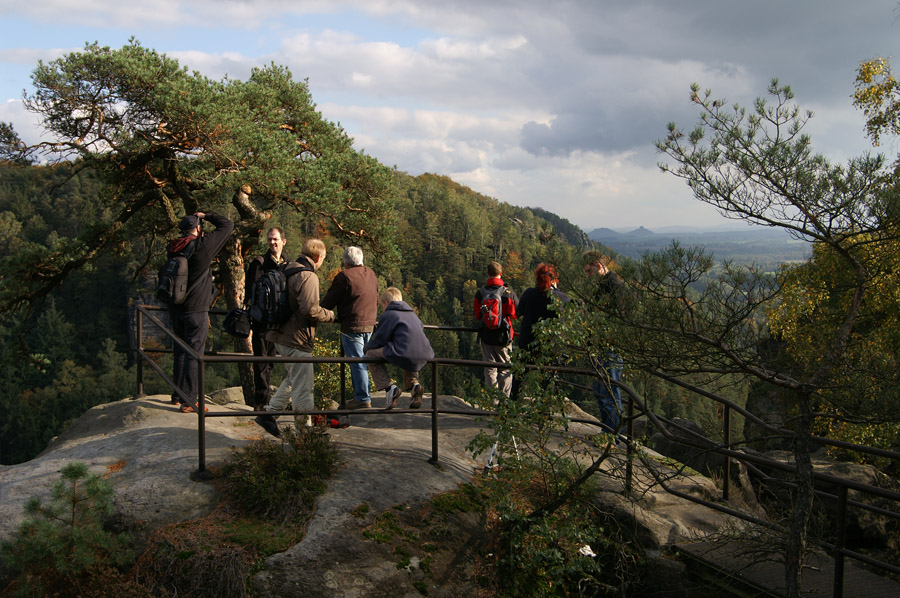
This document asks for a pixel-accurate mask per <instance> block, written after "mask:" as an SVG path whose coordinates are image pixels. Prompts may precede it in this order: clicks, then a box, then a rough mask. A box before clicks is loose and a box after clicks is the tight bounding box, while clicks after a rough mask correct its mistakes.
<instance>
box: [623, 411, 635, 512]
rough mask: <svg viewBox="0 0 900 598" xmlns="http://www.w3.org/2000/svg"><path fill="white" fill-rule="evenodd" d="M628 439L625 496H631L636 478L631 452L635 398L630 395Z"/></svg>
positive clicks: (626, 446) (626, 445) (626, 444)
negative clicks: (633, 481) (634, 478)
mask: <svg viewBox="0 0 900 598" xmlns="http://www.w3.org/2000/svg"><path fill="white" fill-rule="evenodd" d="M626 429H627V430H628V439H627V442H625V496H628V495H630V494H631V483H632V479H633V476H634V472H633V466H632V463H631V461H632V459H631V452H632V450H633V449H632V446H631V443H632V442H634V398H633V397H632V396H631V395H630V394H629V395H628V425H627V427H626Z"/></svg>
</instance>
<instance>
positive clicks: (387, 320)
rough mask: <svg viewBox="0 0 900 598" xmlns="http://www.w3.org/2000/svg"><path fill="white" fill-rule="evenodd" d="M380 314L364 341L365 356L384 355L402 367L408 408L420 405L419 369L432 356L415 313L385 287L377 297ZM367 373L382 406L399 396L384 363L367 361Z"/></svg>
mask: <svg viewBox="0 0 900 598" xmlns="http://www.w3.org/2000/svg"><path fill="white" fill-rule="evenodd" d="M378 306H379V307H380V308H381V310H382V312H381V315H380V316H379V317H378V324H377V325H376V326H375V332H374V333H373V334H372V337H371V338H370V339H369V342H367V343H366V346H365V347H364V350H365V352H366V357H374V358H377V359H384V360H386V361H388V362H390V363H392V364H394V365H396V366H398V367H400V369H401V370H403V388H404V390H408V391H409V392H410V396H411V399H410V403H409V408H410V409H418V408H419V407H421V406H422V395H423V394H424V391H423V389H422V385H421V384H419V370H421V369H422V368H423V367H425V364H426V363H428V360H429V359H432V358H433V357H434V350H433V349H432V348H431V343H430V342H428V337H426V336H425V327H424V326H422V321H421V320H419V316H417V315H416V312H414V311H413V308H412V307H410V306H409V304H408V303H406V302H405V301H404V300H403V294H402V293H401V292H400V289H398V288H396V287H388V288H387V289H385V290H384V292H383V293H381V297H379V299H378ZM369 373H370V374H372V381H373V382H374V383H375V388H377V389H379V390H384V392H385V398H386V403H385V406H384V408H385V409H393V408H394V407H396V406H397V401H398V399H399V398H400V388H398V387H397V385H396V384H394V382H393V381H392V380H391V376H390V374H388V371H387V366H386V365H385V364H384V363H382V362H377V363H371V364H369Z"/></svg>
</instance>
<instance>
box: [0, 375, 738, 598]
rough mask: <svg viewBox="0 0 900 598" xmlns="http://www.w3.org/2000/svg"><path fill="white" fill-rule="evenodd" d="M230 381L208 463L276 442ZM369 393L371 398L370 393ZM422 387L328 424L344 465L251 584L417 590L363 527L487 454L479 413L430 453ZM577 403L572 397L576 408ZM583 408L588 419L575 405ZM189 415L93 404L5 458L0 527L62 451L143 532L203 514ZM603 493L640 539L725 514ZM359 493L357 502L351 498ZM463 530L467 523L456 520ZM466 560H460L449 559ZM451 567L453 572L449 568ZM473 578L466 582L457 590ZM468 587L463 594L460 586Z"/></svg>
mask: <svg viewBox="0 0 900 598" xmlns="http://www.w3.org/2000/svg"><path fill="white" fill-rule="evenodd" d="M235 398H236V400H237V401H239V400H240V393H239V392H231V393H229V392H223V393H220V394H218V395H217V396H215V397H214V401H213V404H212V405H211V406H210V410H211V411H224V412H227V413H230V414H231V416H230V417H208V418H206V419H205V424H206V465H207V466H208V467H214V466H215V465H217V464H220V463H222V462H224V461H225V460H226V459H227V458H228V456H229V454H230V453H231V451H232V450H233V449H234V448H238V447H241V446H244V445H246V444H248V443H250V442H252V441H255V440H258V439H261V438H265V439H267V440H273V439H272V438H271V437H270V436H268V435H267V434H265V433H264V432H263V431H262V429H261V428H260V427H259V426H257V425H256V424H254V423H253V421H252V418H251V417H249V416H244V415H241V412H242V411H247V410H248V409H249V408H248V407H247V406H246V405H243V404H242V403H239V402H236V401H235ZM376 400H378V399H376ZM440 401H441V405H442V407H446V408H453V409H466V408H469V406H468V405H467V404H466V403H464V402H463V401H461V400H460V399H458V398H455V397H440ZM430 405H431V403H430V399H428V398H427V397H426V400H425V402H424V404H423V406H422V407H423V409H422V412H420V413H417V414H389V413H386V412H385V413H377V414H374V415H368V416H366V415H362V414H351V415H350V416H349V423H350V424H351V425H350V427H348V428H342V429H330V430H329V431H328V433H329V435H330V437H331V438H332V440H333V441H334V442H335V443H336V444H337V446H338V449H339V453H340V455H341V458H342V461H343V464H342V465H341V466H340V467H339V468H338V470H337V471H336V472H335V475H334V477H333V479H332V480H331V482H330V483H329V487H328V490H327V491H326V492H325V493H324V494H323V495H322V496H320V498H319V500H318V504H317V509H316V513H315V515H314V517H313V519H312V521H311V522H310V523H309V526H308V528H307V532H306V537H305V538H304V539H303V541H301V542H300V543H299V544H297V545H296V546H294V547H292V548H291V549H289V550H287V551H285V552H283V553H280V554H277V555H274V556H272V557H270V558H269V559H267V561H266V563H265V570H263V571H262V572H260V573H258V574H256V575H255V577H254V578H253V581H252V583H253V586H254V591H255V592H256V595H258V596H285V595H298V594H300V593H302V595H304V596H310V597H313V596H331V597H335V596H343V597H350V596H392V597H396V596H410V597H413V596H416V597H417V596H420V595H421V594H420V592H419V590H417V589H416V587H415V586H414V585H413V584H414V582H416V581H418V582H419V583H420V584H421V583H422V579H423V575H424V574H423V573H422V571H420V570H418V569H417V566H416V563H414V562H413V563H411V564H409V565H408V566H406V567H401V568H398V566H397V557H396V555H394V554H391V551H390V548H389V547H387V546H385V545H382V544H378V543H377V542H373V541H370V540H367V539H366V538H365V537H364V536H363V535H362V530H363V529H364V528H366V527H367V526H369V525H370V524H371V523H372V521H373V519H374V518H375V517H376V516H378V515H379V514H382V513H384V512H387V511H397V512H403V511H412V510H415V509H418V508H420V507H421V506H422V505H423V504H424V503H426V502H427V501H428V499H430V498H431V497H432V496H434V495H436V494H438V493H442V492H447V491H450V490H453V489H455V488H457V486H458V485H459V484H460V483H463V482H466V481H469V480H471V479H472V477H473V476H474V475H479V474H480V473H481V472H482V469H483V467H484V464H485V463H484V456H481V457H480V458H479V460H475V459H473V458H472V456H471V455H470V453H469V452H468V451H467V448H466V447H467V445H468V443H469V442H470V441H471V439H472V438H473V437H474V435H475V434H476V433H477V432H478V431H479V430H480V427H481V426H482V425H483V423H482V422H480V421H479V420H476V419H475V418H472V417H469V416H464V415H442V416H441V417H440V420H439V442H438V445H437V446H438V458H439V459H438V463H437V464H431V463H429V458H430V457H431V456H432V435H431V418H430V417H429V412H428V410H429V408H430ZM573 409H575V408H574V406H573ZM584 417H588V416H587V415H584ZM197 420H198V416H197V415H195V414H183V413H181V412H179V411H178V410H177V409H176V408H175V406H173V405H172V404H171V403H170V402H169V397H168V396H152V397H146V398H142V399H137V400H123V401H118V402H115V403H109V404H105V405H99V406H97V407H94V408H93V409H90V410H89V411H88V412H86V413H85V414H84V415H83V416H82V417H81V418H80V419H78V420H77V421H76V422H74V423H73V424H72V425H71V426H70V427H69V428H68V429H67V430H66V431H65V432H64V433H62V434H61V435H60V436H59V437H58V438H57V439H55V440H54V442H53V443H52V444H51V445H50V446H49V447H48V448H47V450H45V451H44V452H43V453H42V454H41V455H39V456H38V457H37V458H35V459H33V460H32V461H29V462H27V463H22V464H19V465H14V466H7V467H0V538H4V539H5V538H8V537H9V536H10V535H11V534H12V533H13V531H14V530H15V529H16V527H17V526H18V524H19V522H21V520H22V516H23V509H22V508H23V505H24V503H25V501H26V500H27V499H28V497H30V496H32V495H36V494H37V495H46V494H49V488H50V485H51V483H52V482H53V481H54V480H56V479H57V478H58V476H59V470H60V468H61V467H62V465H64V464H65V463H67V462H71V461H83V462H86V463H87V464H88V465H89V466H90V468H91V470H92V471H94V472H98V473H102V474H103V475H105V476H106V478H107V479H108V481H109V482H110V483H111V484H112V486H113V487H114V489H115V490H116V504H117V506H118V509H119V511H120V513H121V515H122V516H123V517H125V518H128V519H129V520H132V521H135V522H140V524H141V529H142V531H143V533H145V534H146V535H148V536H149V535H150V534H151V533H152V532H153V531H154V530H156V529H158V528H159V527H161V526H164V525H167V524H170V523H175V522H180V521H185V520H190V519H193V518H197V517H201V516H205V515H207V514H209V513H210V512H211V511H212V510H213V509H214V508H215V506H216V504H217V502H218V500H219V496H218V494H217V492H216V490H215V488H214V487H213V485H212V484H211V483H209V482H203V481H195V478H194V476H192V474H193V473H194V472H195V471H196V470H197V469H198V463H199V460H198V441H199V435H198V431H197V423H198V422H197ZM591 431H592V429H591V427H590V426H587V425H584V424H576V425H573V426H571V428H570V433H574V434H587V433H591ZM623 454H624V451H622V450H621V449H616V451H614V454H613V457H612V458H611V459H610V463H609V466H610V467H611V468H621V465H622V455H623ZM674 483H678V484H679V485H680V487H681V489H682V490H685V491H688V492H700V493H702V494H703V495H712V494H714V493H715V489H714V487H713V485H712V483H711V482H710V481H709V480H708V479H705V478H702V477H699V476H697V477H696V478H695V479H692V478H690V477H682V478H680V480H679V481H677V482H674ZM598 500H600V501H603V502H604V504H605V505H606V506H605V508H606V509H607V510H608V511H609V512H610V513H611V516H613V517H615V518H617V519H620V518H621V519H628V522H627V523H626V524H625V525H628V526H631V527H633V528H638V529H640V534H639V537H640V538H641V539H642V540H641V542H642V544H644V545H645V546H646V547H647V548H648V549H651V550H653V549H657V548H659V547H661V546H663V545H665V544H667V543H670V542H674V541H680V540H683V539H686V538H692V537H695V536H698V535H703V534H705V533H707V532H710V531H714V530H715V529H717V528H718V527H720V526H721V524H722V522H723V518H722V516H721V515H719V514H717V513H714V512H712V511H708V510H706V509H704V508H702V507H699V506H698V505H696V504H693V503H689V502H687V501H684V500H682V499H677V498H674V497H672V496H669V495H667V494H665V493H664V492H663V491H662V490H659V489H655V490H648V491H644V492H642V494H641V496H640V497H639V500H626V499H625V498H623V497H622V495H621V480H620V479H618V478H616V477H615V476H614V475H611V476H607V479H606V480H605V481H604V491H603V492H601V496H598ZM363 505H365V507H366V508H365V509H361V508H359V507H361V506H363ZM476 523H477V522H472V521H462V520H461V521H458V522H457V524H458V526H459V529H456V530H453V534H456V539H457V543H456V544H455V545H456V546H463V545H465V544H467V543H471V542H475V541H477V539H475V538H474V537H473V539H472V540H471V541H470V540H468V539H467V537H465V534H467V533H469V531H471V529H474V528H475V527H477V525H475V524H476ZM467 526H468V528H470V529H468V530H467V529H465V528H467ZM450 562H451V563H453V565H454V566H457V567H459V568H463V569H464V568H465V567H466V566H467V563H466V560H465V559H459V560H454V559H450ZM429 579H431V582H430V583H431V587H429V593H430V595H432V596H450V595H454V594H455V595H458V594H460V593H462V594H464V595H471V592H468V590H474V588H473V587H468V586H466V584H467V583H471V582H472V579H473V577H472V576H469V579H468V581H467V580H466V575H465V574H459V575H455V574H453V572H452V571H444V572H443V573H442V574H441V576H440V579H442V580H445V581H446V582H447V585H446V586H443V587H442V585H441V583H438V581H439V580H436V578H435V577H434V576H433V575H432V576H431V577H430V578H429ZM450 579H453V582H452V583H451V582H450V581H447V580H450ZM467 587H468V590H467V589H466V588H467ZM467 592H468V594H467Z"/></svg>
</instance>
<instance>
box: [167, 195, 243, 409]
mask: <svg viewBox="0 0 900 598" xmlns="http://www.w3.org/2000/svg"><path fill="white" fill-rule="evenodd" d="M204 220H206V221H208V222H209V223H210V224H212V225H213V226H214V227H215V230H213V231H212V232H210V233H209V234H205V235H204V234H203V221H204ZM178 229H179V230H180V231H181V236H180V237H178V238H177V239H172V240H171V241H170V242H169V254H168V257H170V258H171V257H172V256H174V255H175V254H178V253H181V254H182V255H184V256H185V257H186V258H187V260H188V286H187V294H186V296H185V299H184V302H183V303H179V304H177V305H176V304H171V305H169V314H170V316H171V318H172V330H173V331H174V332H175V334H176V335H177V336H178V338H180V339H181V340H183V341H184V342H185V343H186V344H187V345H188V346H190V347H191V348H192V349H193V350H194V351H196V352H197V353H203V351H204V350H205V347H206V337H207V336H208V335H209V304H210V303H211V302H212V298H213V283H212V272H211V271H210V265H211V264H212V261H213V260H214V259H215V258H216V256H217V255H218V254H219V252H220V251H221V250H222V248H223V247H224V246H225V242H226V241H228V237H229V236H231V232H232V231H233V230H234V223H233V222H232V221H231V220H229V219H228V218H226V217H225V216H222V215H220V214H214V213H213V212H207V213H203V212H197V213H195V214H188V215H187V216H185V217H184V218H182V219H181V222H179V223H178ZM174 354H175V363H174V366H173V378H174V381H175V385H176V386H177V387H178V388H180V389H181V390H182V392H184V394H185V396H188V397H190V398H191V400H192V401H196V400H197V398H198V396H197V393H198V388H197V361H196V360H194V359H192V358H191V357H190V356H189V355H188V354H187V353H186V352H185V351H184V350H183V349H181V347H179V346H178V344H177V343H175V347H174ZM172 400H173V401H177V402H178V403H181V411H182V412H183V413H189V412H192V411H193V410H194V409H193V408H192V407H191V406H190V405H188V404H187V403H185V402H184V400H183V399H182V398H181V397H179V396H178V395H177V394H176V395H173V399H172Z"/></svg>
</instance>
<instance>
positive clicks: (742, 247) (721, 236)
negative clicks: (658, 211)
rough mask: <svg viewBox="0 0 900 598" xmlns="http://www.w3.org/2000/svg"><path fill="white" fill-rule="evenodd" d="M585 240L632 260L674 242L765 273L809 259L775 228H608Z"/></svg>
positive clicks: (802, 246) (803, 246)
mask: <svg viewBox="0 0 900 598" xmlns="http://www.w3.org/2000/svg"><path fill="white" fill-rule="evenodd" d="M588 236H589V237H590V239H591V240H592V241H596V242H598V243H601V244H603V245H605V246H607V247H609V248H610V249H612V250H613V251H615V252H617V253H619V254H621V255H623V256H626V257H630V258H634V259H638V258H640V257H641V256H643V255H644V254H645V253H648V252H656V251H661V250H663V249H665V248H666V247H668V246H670V245H671V244H672V242H673V241H677V242H678V243H679V244H681V245H684V246H692V247H693V246H702V247H705V248H706V250H707V251H709V252H710V253H712V254H713V255H714V256H715V257H716V259H717V260H719V261H721V260H733V261H734V262H736V263H741V264H750V263H755V264H757V265H759V266H763V267H765V268H766V269H770V268H771V269H774V268H775V267H776V266H777V265H778V264H783V263H792V262H800V261H804V260H806V259H808V258H809V256H810V252H811V246H810V244H809V243H807V242H805V241H798V240H796V239H794V238H793V237H791V236H790V235H789V234H788V233H787V232H786V231H784V230H781V229H777V228H764V227H753V228H750V227H748V228H745V229H740V230H708V231H697V230H693V231H671V232H653V231H651V230H649V229H647V228H645V227H643V226H641V227H639V228H636V229H634V230H632V231H629V232H625V233H620V232H616V231H614V230H612V229H609V228H597V229H594V230H593V231H591V232H590V233H589V234H588Z"/></svg>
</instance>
